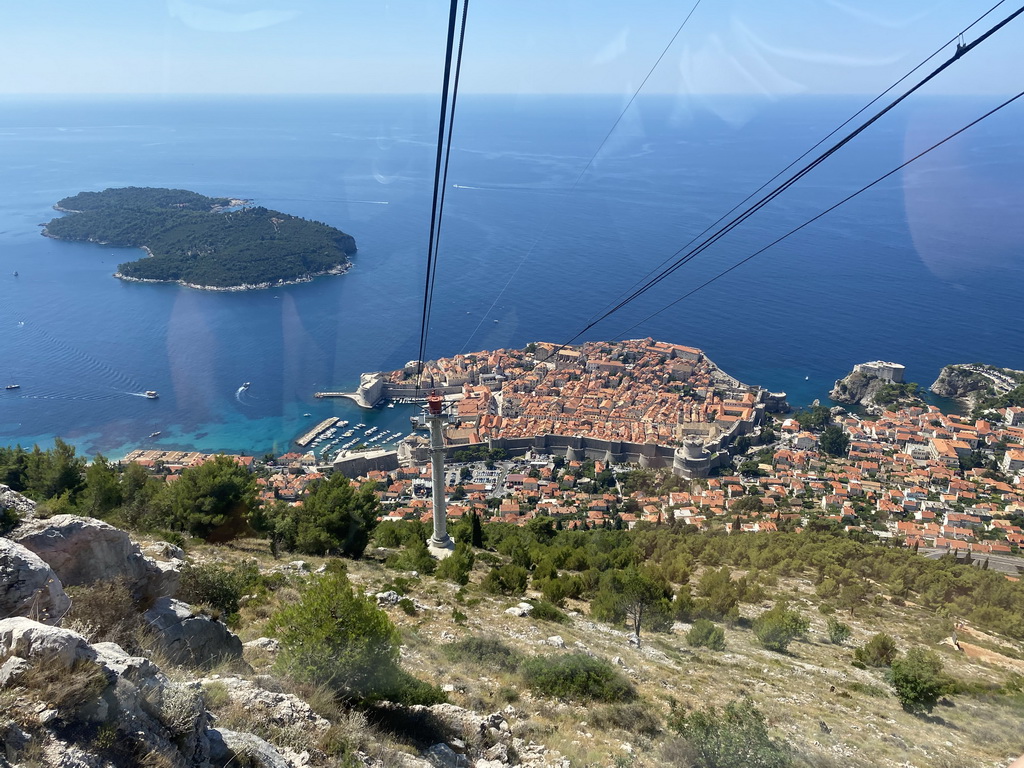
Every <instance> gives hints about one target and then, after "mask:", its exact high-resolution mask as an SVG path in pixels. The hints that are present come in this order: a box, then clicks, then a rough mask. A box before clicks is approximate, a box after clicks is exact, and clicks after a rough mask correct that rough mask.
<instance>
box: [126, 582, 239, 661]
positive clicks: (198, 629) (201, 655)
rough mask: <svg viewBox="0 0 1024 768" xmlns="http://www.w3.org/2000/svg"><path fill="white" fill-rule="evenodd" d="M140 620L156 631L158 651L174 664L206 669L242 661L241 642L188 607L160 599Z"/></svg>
mask: <svg viewBox="0 0 1024 768" xmlns="http://www.w3.org/2000/svg"><path fill="white" fill-rule="evenodd" d="M142 616H143V618H144V619H145V620H146V621H148V622H149V624H150V626H152V627H153V628H154V629H156V630H157V632H158V635H157V638H158V641H159V643H160V648H161V650H162V651H163V652H164V653H166V654H167V656H168V658H169V659H171V661H172V662H173V663H175V664H193V665H196V666H207V665H212V664H217V663H219V662H221V661H230V660H233V659H240V658H241V657H242V641H241V640H239V639H238V637H236V636H235V635H234V634H232V633H231V632H230V631H229V630H228V628H227V627H226V626H224V625H223V624H221V623H220V622H219V621H214V620H213V619H211V618H209V617H208V616H203V615H202V614H197V613H195V612H193V610H192V608H191V607H190V606H189V605H188V603H183V602H181V601H180V600H174V599H172V598H169V597H161V598H160V599H159V600H157V601H156V602H155V603H154V604H153V607H152V608H150V609H149V610H148V611H146V612H145V613H144V614H142Z"/></svg>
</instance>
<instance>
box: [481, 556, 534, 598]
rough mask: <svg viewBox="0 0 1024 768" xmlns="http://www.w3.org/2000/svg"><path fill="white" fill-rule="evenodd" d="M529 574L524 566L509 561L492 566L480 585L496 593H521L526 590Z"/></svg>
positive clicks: (486, 590) (485, 589) (487, 590)
mask: <svg viewBox="0 0 1024 768" xmlns="http://www.w3.org/2000/svg"><path fill="white" fill-rule="evenodd" d="M528 575H529V574H528V572H527V570H526V569H525V568H523V567H522V566H519V565H515V564H513V563H508V564H506V565H502V566H497V567H495V568H492V569H491V571H490V573H488V574H487V575H486V576H485V577H484V580H483V583H482V584H481V585H480V586H481V587H482V588H483V589H484V591H485V592H491V593H492V594H495V595H521V594H523V593H524V592H526V580H527V577H528Z"/></svg>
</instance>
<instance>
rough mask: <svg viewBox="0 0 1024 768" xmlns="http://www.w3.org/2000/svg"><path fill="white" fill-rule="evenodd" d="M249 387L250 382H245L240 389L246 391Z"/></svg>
mask: <svg viewBox="0 0 1024 768" xmlns="http://www.w3.org/2000/svg"><path fill="white" fill-rule="evenodd" d="M249 386H250V382H248V381H246V382H244V383H243V384H242V389H248V388H249Z"/></svg>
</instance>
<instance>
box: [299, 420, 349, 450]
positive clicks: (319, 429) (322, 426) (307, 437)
mask: <svg viewBox="0 0 1024 768" xmlns="http://www.w3.org/2000/svg"><path fill="white" fill-rule="evenodd" d="M338 421H339V419H338V417H337V416H331V417H330V418H328V419H324V420H323V421H321V422H320V423H319V424H317V425H316V426H315V427H313V428H312V429H311V430H309V432H307V433H306V434H304V435H303V436H302V437H300V438H299V439H298V440H296V441H295V443H296V445H298V446H300V447H302V448H305V447H306V446H307V445H309V444H310V443H311V442H313V441H314V440H316V439H317V437H319V436H320V435H321V434H323V433H324V432H326V431H327V430H328V429H330V428H331V427H333V426H334V425H335V424H337V423H338Z"/></svg>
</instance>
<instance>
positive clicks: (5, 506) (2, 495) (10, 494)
mask: <svg viewBox="0 0 1024 768" xmlns="http://www.w3.org/2000/svg"><path fill="white" fill-rule="evenodd" d="M4 512H13V513H14V515H15V516H16V517H18V518H19V519H21V520H27V519H28V518H30V517H33V516H34V515H35V513H36V503H35V502H34V501H32V499H30V498H27V497H25V496H22V495H21V494H20V493H18V492H17V491H12V490H11V489H10V487H9V486H6V485H0V518H2V517H3V516H4V515H3V514H2V513H4Z"/></svg>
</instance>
